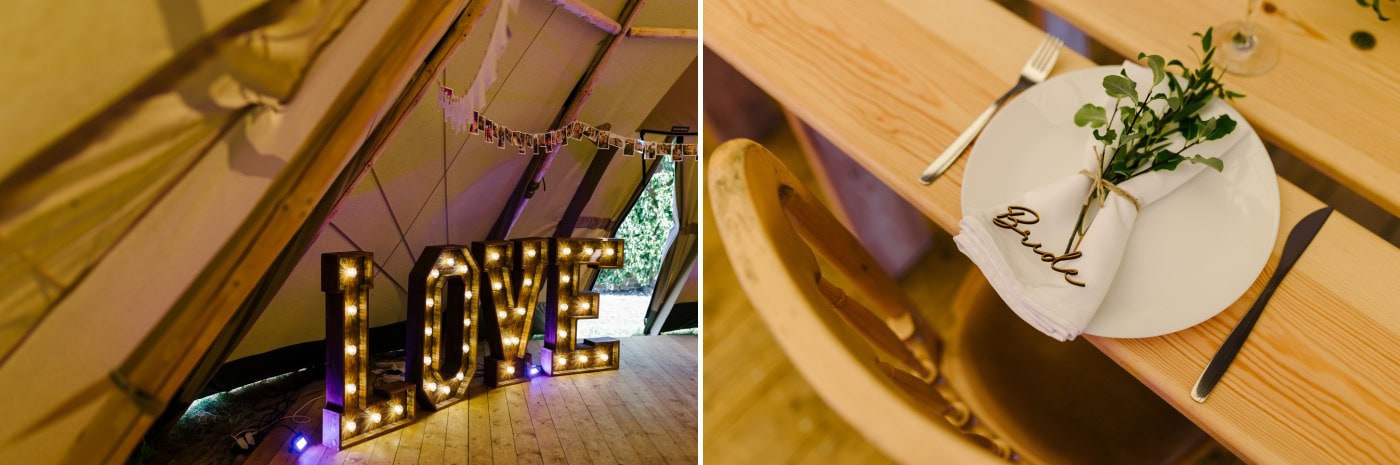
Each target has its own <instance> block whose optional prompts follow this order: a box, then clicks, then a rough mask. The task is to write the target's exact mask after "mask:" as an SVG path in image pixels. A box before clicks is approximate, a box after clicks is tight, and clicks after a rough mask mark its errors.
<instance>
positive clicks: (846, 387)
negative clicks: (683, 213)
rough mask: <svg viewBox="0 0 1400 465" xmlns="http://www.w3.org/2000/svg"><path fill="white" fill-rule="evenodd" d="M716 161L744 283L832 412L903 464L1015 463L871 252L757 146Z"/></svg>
mask: <svg viewBox="0 0 1400 465" xmlns="http://www.w3.org/2000/svg"><path fill="white" fill-rule="evenodd" d="M710 157H711V159H710V161H709V163H708V165H707V169H708V170H709V171H708V173H706V177H707V179H708V184H707V187H708V189H709V197H710V199H711V200H712V201H713V202H714V204H713V205H712V206H711V208H712V209H713V211H714V214H715V220H716V222H717V224H716V226H717V227H718V229H719V231H720V234H721V235H722V236H723V237H724V242H725V247H726V249H727V250H728V252H729V258H730V261H731V262H732V263H733V265H734V269H735V273H736V274H737V275H738V277H739V281H740V283H741V284H742V286H743V288H744V291H745V293H746V294H748V296H749V299H750V300H751V301H752V302H753V304H754V307H755V308H757V309H758V313H759V315H760V316H761V318H762V319H763V321H764V322H765V323H766V324H767V326H768V328H769V330H770V331H771V332H772V333H773V335H774V338H775V339H776V340H777V341H778V344H779V345H780V346H781V347H782V348H783V351H784V352H786V353H787V355H788V358H790V359H791V360H792V362H793V365H794V366H796V367H797V369H798V371H800V372H801V373H802V376H803V377H804V378H806V379H807V381H808V382H809V383H811V384H812V387H813V388H814V389H815V390H816V391H817V393H818V394H819V395H821V397H822V399H823V400H825V401H826V403H827V404H828V405H829V406H831V408H832V410H834V411H836V412H837V413H838V414H839V415H841V416H842V418H844V419H845V420H846V421H847V422H849V423H850V424H851V425H852V426H853V427H855V428H856V429H857V430H859V431H861V433H862V434H863V435H864V436H865V438H866V439H867V440H869V441H870V442H871V443H872V444H875V445H876V446H877V447H879V448H880V449H881V450H883V451H884V452H885V453H886V454H888V455H889V456H890V457H891V458H894V459H895V460H898V461H900V462H903V463H959V464H976V463H1004V462H1002V461H999V460H997V455H1000V456H1001V457H1003V458H1005V457H1009V456H1010V455H1011V454H1010V450H1009V449H1008V448H1007V447H1006V446H1005V444H1004V443H1003V442H1001V441H1000V440H997V439H995V437H994V436H993V435H991V434H989V433H987V432H986V431H985V429H983V428H981V427H979V426H978V425H975V422H972V421H969V420H970V418H971V415H970V413H969V412H968V411H967V409H966V407H965V406H964V404H963V403H962V402H960V401H958V400H957V398H956V396H955V395H954V394H953V393H952V392H951V390H950V389H948V388H947V386H946V383H942V382H937V381H939V380H937V378H938V368H937V364H936V361H937V356H938V343H939V341H938V339H937V336H936V335H935V334H934V333H933V332H932V331H931V330H930V329H929V328H928V326H927V325H926V324H925V323H924V322H923V320H922V318H920V316H919V314H918V313H915V312H914V311H912V309H913V308H914V307H913V305H912V304H911V303H910V302H909V300H908V298H907V297H906V296H905V295H904V293H903V292H902V291H901V290H900V289H899V287H898V286H897V285H896V284H895V282H894V280H893V279H891V278H890V277H889V275H887V274H886V273H885V272H884V270H883V269H882V268H880V266H879V265H878V264H877V263H876V261H875V260H874V259H873V258H872V257H871V256H870V254H869V253H868V252H866V250H865V248H864V246H862V245H861V243H860V242H859V241H858V240H856V238H855V237H854V236H852V234H851V233H850V232H849V231H847V230H846V229H845V227H843V226H842V225H841V223H839V222H838V221H837V220H836V218H835V217H833V216H832V214H831V213H830V212H829V211H828V210H827V209H826V208H825V207H823V206H822V205H821V204H820V203H819V202H817V200H816V199H815V198H814V197H813V196H812V195H811V193H809V192H808V191H807V189H805V188H804V187H803V186H802V184H801V183H800V182H798V181H797V180H796V179H795V178H794V177H793V175H792V173H791V172H789V171H788V169H787V167H785V166H783V164H782V162H780V161H778V159H777V158H776V157H774V156H773V154H772V153H770V152H768V150H767V149H764V148H763V147H762V146H760V145H758V144H757V143H755V142H753V141H751V140H746V139H736V140H732V141H729V142H727V143H724V144H722V145H720V146H719V147H718V148H716V149H715V151H714V152H713V153H712V154H711V155H710ZM818 257H820V258H821V259H822V260H821V263H824V264H826V265H827V267H828V268H829V270H827V271H829V272H835V273H838V274H840V275H842V276H843V277H844V278H845V279H844V280H842V282H847V283H849V286H850V287H852V288H854V289H852V290H853V291H854V292H850V293H847V292H846V291H845V290H843V289H842V288H840V287H838V286H837V285H836V284H834V283H833V282H832V281H831V280H829V279H828V278H827V276H828V275H824V274H823V270H822V269H821V268H820V267H819V265H818V263H819V261H818ZM853 296H862V297H863V298H864V299H868V302H866V303H865V304H863V303H861V302H857V301H856V298H854V297H853ZM955 425H956V427H955ZM979 443H980V444H979ZM989 449H990V450H989ZM993 452H995V455H994V454H993Z"/></svg>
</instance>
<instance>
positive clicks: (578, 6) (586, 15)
mask: <svg viewBox="0 0 1400 465" xmlns="http://www.w3.org/2000/svg"><path fill="white" fill-rule="evenodd" d="M550 1H552V2H554V4H555V5H558V6H559V7H560V8H563V9H565V10H568V12H570V13H573V14H574V16H578V17H579V18H580V19H583V20H584V21H585V22H587V23H588V24H592V25H593V26H594V27H597V28H598V29H602V30H603V32H606V33H608V35H610V36H615V35H617V34H618V33H620V32H622V31H623V29H622V25H621V24H618V22H617V21H615V20H613V19H612V18H610V17H608V15H606V14H603V12H601V11H598V9H597V8H593V7H592V6H591V5H589V4H587V3H583V2H582V1H581V0H550ZM623 16H624V17H626V15H625V14H624V15H623Z"/></svg>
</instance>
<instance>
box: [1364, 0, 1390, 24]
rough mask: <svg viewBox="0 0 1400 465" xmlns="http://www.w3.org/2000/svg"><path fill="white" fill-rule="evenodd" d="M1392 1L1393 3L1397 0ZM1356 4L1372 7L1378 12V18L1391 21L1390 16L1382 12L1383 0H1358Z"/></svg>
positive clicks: (1372, 9)
mask: <svg viewBox="0 0 1400 465" xmlns="http://www.w3.org/2000/svg"><path fill="white" fill-rule="evenodd" d="M1390 1H1391V3H1394V2H1395V0H1390ZM1356 4H1357V5H1361V6H1363V7H1371V11H1374V12H1376V18H1379V19H1380V20H1381V21H1390V18H1387V17H1386V16H1385V13H1381V0H1356Z"/></svg>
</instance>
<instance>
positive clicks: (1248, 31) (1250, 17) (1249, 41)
mask: <svg viewBox="0 0 1400 465" xmlns="http://www.w3.org/2000/svg"><path fill="white" fill-rule="evenodd" d="M1261 1H1263V0H1249V4H1248V9H1247V10H1245V14H1244V21H1243V22H1242V23H1241V25H1240V30H1239V32H1237V33H1236V36H1235V37H1233V38H1232V40H1231V42H1232V43H1234V44H1235V48H1237V49H1239V50H1241V51H1249V50H1250V49H1253V48H1254V44H1255V40H1254V39H1255V38H1254V12H1255V11H1258V10H1259V3H1260V2H1261Z"/></svg>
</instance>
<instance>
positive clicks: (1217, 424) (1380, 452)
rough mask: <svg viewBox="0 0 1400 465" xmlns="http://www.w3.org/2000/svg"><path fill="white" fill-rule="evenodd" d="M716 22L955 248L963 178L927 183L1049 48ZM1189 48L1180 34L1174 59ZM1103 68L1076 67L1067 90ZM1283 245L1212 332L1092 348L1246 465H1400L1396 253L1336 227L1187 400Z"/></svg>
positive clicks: (1007, 36) (843, 13)
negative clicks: (1036, 54) (1205, 394)
mask: <svg viewBox="0 0 1400 465" xmlns="http://www.w3.org/2000/svg"><path fill="white" fill-rule="evenodd" d="M1122 11H1127V10H1122ZM705 17H706V29H705V44H706V46H708V47H710V48H711V49H712V50H714V51H715V52H716V53H718V54H719V55H720V56H721V57H723V58H724V59H725V60H726V61H728V62H730V63H731V64H732V65H734V66H735V67H736V68H737V69H738V70H739V71H741V72H743V73H744V74H745V75H746V76H748V77H749V78H750V79H752V80H753V81H754V82H755V83H756V84H758V85H759V86H760V87H761V88H763V89H764V90H765V91H767V92H768V93H769V94H771V95H772V96H773V97H774V98H776V99H777V100H778V101H779V102H781V103H782V104H784V105H785V106H786V107H787V108H788V109H789V110H790V111H792V112H794V113H795V114H796V115H798V116H799V117H801V118H802V119H803V120H805V121H806V122H808V123H809V124H811V125H812V126H813V127H814V128H816V129H817V130H818V131H820V132H821V133H822V134H824V135H825V136H827V137H828V138H829V139H830V140H831V141H832V142H834V143H835V144H836V145H837V146H838V147H840V148H841V149H842V150H844V151H845V152H846V153H848V154H850V155H851V156H852V157H853V158H854V159H856V161H858V162H859V163H861V164H862V165H863V166H864V167H865V168H867V169H868V170H870V172H871V173H873V174H875V175H876V176H877V177H879V178H880V179H882V180H883V181H884V182H885V183H886V184H888V185H889V186H890V187H891V188H892V189H893V190H894V191H896V192H897V193H899V194H900V195H901V196H902V197H904V198H905V199H908V200H909V201H910V202H911V203H913V204H914V205H915V206H916V207H917V208H919V209H920V211H922V212H923V213H924V214H925V215H927V216H928V217H929V218H931V219H933V221H934V222H935V223H937V224H938V225H939V226H940V227H942V228H944V229H946V230H948V231H950V232H955V231H956V230H957V221H958V220H959V219H960V217H961V216H962V212H961V211H960V207H959V193H960V188H961V183H962V173H963V167H964V166H965V161H959V162H958V163H956V164H954V165H953V166H952V168H950V169H949V170H948V173H947V174H945V175H944V176H943V177H942V178H940V179H939V180H938V181H936V182H935V183H933V184H932V185H930V186H924V185H921V184H919V183H918V182H917V180H916V179H915V178H916V177H917V175H918V173H919V172H920V171H921V170H922V169H923V167H924V166H925V165H926V164H927V163H928V162H929V161H931V160H932V159H933V157H934V156H935V155H937V153H938V152H939V151H940V150H941V148H942V147H944V146H946V145H948V144H949V143H950V142H952V140H953V138H954V137H956V136H957V133H958V132H960V131H961V130H962V129H963V127H965V125H966V124H968V122H970V121H971V120H972V119H973V118H974V117H975V116H976V115H977V113H978V112H980V111H981V110H982V109H983V108H984V107H985V106H986V105H987V103H988V102H990V101H992V100H994V99H995V98H996V97H997V96H998V95H1000V94H1001V92H1003V91H1005V89H1006V88H1007V87H1008V86H1010V85H1011V84H1012V83H1013V82H1014V78H1015V75H1016V72H1017V71H1018V70H1019V69H1020V67H1021V64H1022V63H1023V62H1024V60H1025V58H1026V55H1027V54H1028V53H1030V51H1031V50H1033V49H1034V47H1035V46H1036V44H1038V43H1039V41H1040V39H1041V37H1042V33H1041V32H1040V31H1039V30H1037V29H1036V28H1034V27H1033V26H1031V25H1029V24H1027V23H1025V22H1024V21H1022V20H1020V19H1019V18H1016V17H1015V16H1013V15H1012V14H1011V13H1010V12H1008V11H1006V10H1004V9H1002V8H1001V7H1000V6H998V5H996V4H995V3H992V2H990V1H987V0H939V1H921V0H885V1H872V2H863V3H862V4H861V5H860V7H858V8H852V7H851V6H850V5H849V4H848V3H846V2H842V1H839V0H810V1H805V2H796V1H791V0H787V1H784V0H707V1H706V2H705ZM1191 40H1192V38H1191V37H1190V36H1189V35H1187V34H1183V37H1181V39H1180V43H1181V44H1182V47H1183V48H1184V47H1185V46H1187V45H1189V44H1190V43H1191V42H1190V41H1191ZM1091 65H1092V63H1090V62H1089V61H1088V60H1086V59H1085V58H1083V57H1081V56H1078V55H1075V54H1074V53H1073V52H1071V51H1068V50H1066V51H1064V52H1063V53H1062V55H1061V59H1060V62H1059V64H1058V66H1057V68H1056V70H1055V73H1062V72H1065V71H1068V70H1072V69H1079V68H1084V67H1087V66H1091ZM711 91H712V92H714V91H719V90H711ZM1261 100H1262V99H1261ZM1256 113H1258V112H1256ZM1270 117H1271V115H1269V114H1256V117H1255V118H1253V119H1251V121H1252V122H1254V123H1255V124H1256V125H1260V124H1264V123H1263V122H1262V121H1258V119H1261V118H1270ZM1279 117H1280V118H1285V117H1286V116H1279ZM1378 137H1379V136H1378ZM1339 156H1342V157H1345V156H1346V154H1345V153H1342V154H1341V155H1339ZM964 160H965V159H964ZM1393 179H1397V180H1400V176H1397V177H1395V178H1393ZM1397 184H1400V183H1397ZM1279 193H1280V197H1281V203H1282V218H1281V225H1280V229H1281V231H1280V235H1281V236H1282V235H1283V234H1284V233H1286V231H1287V229H1289V228H1291V226H1292V225H1293V223H1295V222H1296V221H1297V220H1298V219H1300V218H1301V217H1302V216H1303V215H1305V214H1306V213H1308V212H1311V211H1313V210H1315V209H1317V208H1319V207H1321V206H1322V205H1321V203H1320V202H1319V201H1317V199H1315V198H1313V197H1311V196H1309V195H1308V194H1306V193H1304V192H1303V191H1301V190H1299V189H1298V188H1297V187H1296V186H1293V185H1292V184H1289V183H1288V182H1287V181H1284V180H1282V179H1280V180H1279ZM714 207H715V208H723V207H722V206H718V205H716V206H714ZM1282 244H1283V240H1282V239H1280V240H1279V241H1278V244H1277V246H1276V247H1275V251H1274V254H1273V258H1272V259H1271V260H1270V263H1269V265H1268V266H1267V267H1266V269H1265V270H1264V273H1262V274H1261V275H1260V276H1259V278H1258V279H1257V280H1256V282H1255V284H1254V285H1253V287H1252V288H1251V289H1250V291H1249V292H1248V293H1246V295H1244V296H1243V297H1242V298H1241V299H1240V300H1239V301H1238V302H1236V303H1235V304H1234V305H1232V306H1231V307H1230V308H1229V309H1227V310H1226V311H1225V312H1223V313H1222V314H1221V315H1219V316H1217V317H1216V318H1213V319H1211V320H1209V321H1207V322H1205V323H1203V324H1201V325H1198V326H1196V327H1193V328H1190V329H1187V330H1184V331H1181V332H1178V333H1174V334H1170V335H1167V336H1162V337H1155V338H1147V339H1104V338H1091V341H1092V342H1093V343H1094V344H1095V345H1096V346H1097V347H1099V348H1100V349H1101V350H1102V351H1103V352H1104V353H1106V354H1108V355H1109V356H1110V357H1112V358H1113V359H1114V360H1116V361H1117V362H1118V363H1119V364H1120V365H1122V366H1123V367H1124V368H1125V369H1126V370H1128V371H1129V372H1131V373H1133V374H1134V375H1135V376H1137V377H1138V379H1139V380H1141V381H1142V382H1143V383H1144V384H1146V385H1147V386H1149V387H1150V388H1152V389H1153V390H1154V391H1156V392H1157V393H1158V394H1159V395H1161V396H1162V397H1163V398H1164V399H1166V400H1167V401H1168V402H1170V403H1171V404H1172V405H1174V406H1175V407H1176V408H1178V409H1179V410H1181V411H1182V412H1183V413H1184V414H1185V415H1187V416H1188V417H1190V418H1191V419H1192V420H1193V421H1195V422H1196V423H1197V424H1199V425H1200V426H1201V427H1202V428H1203V429H1205V430H1206V431H1207V432H1209V433H1210V434H1211V435H1213V436H1214V437H1215V438H1217V439H1218V440H1220V441H1221V442H1222V443H1224V444H1225V445H1226V446H1227V447H1229V448H1231V450H1233V451H1234V452H1235V453H1236V454H1238V455H1240V456H1241V457H1243V458H1245V459H1246V460H1249V461H1252V462H1258V463H1300V464H1301V463H1307V464H1313V463H1373V462H1384V461H1387V460H1393V458H1394V457H1398V456H1400V310H1397V309H1396V307H1395V305H1396V302H1400V286H1396V285H1395V284H1394V283H1395V282H1396V280H1397V279H1400V250H1397V249H1395V248H1394V247H1391V246H1390V245H1389V244H1387V243H1385V242H1384V241H1382V240H1381V239H1380V238H1378V237H1376V236H1374V235H1373V234H1371V233H1370V232H1368V231H1366V230H1364V229H1363V228H1361V227H1360V226H1358V225H1357V224H1356V223H1355V222H1353V221H1352V220H1350V219H1349V218H1346V217H1344V216H1341V215H1335V214H1334V215H1333V217H1332V218H1331V219H1330V220H1329V222H1328V224H1327V225H1326V226H1325V227H1324V228H1323V230H1322V232H1321V233H1320V235H1319V236H1318V238H1317V240H1316V242H1314V243H1313V245H1312V248H1311V249H1309V250H1308V253H1307V254H1305V255H1304V256H1303V258H1302V260H1301V261H1300V262H1299V263H1298V265H1297V267H1296V268H1294V269H1293V272H1292V274H1290V275H1289V277H1288V279H1287V280H1286V281H1285V282H1284V284H1283V286H1282V287H1281V288H1280V289H1279V291H1278V293H1277V294H1275V296H1274V298H1273V300H1272V302H1271V303H1270V304H1269V311H1268V313H1267V314H1266V316H1265V317H1264V318H1262V319H1261V321H1260V322H1259V325H1258V326H1257V327H1256V328H1255V330H1254V334H1253V336H1252V337H1251V338H1250V341H1249V343H1248V344H1247V345H1246V346H1245V348H1244V350H1243V351H1242V352H1241V353H1240V356H1239V358H1237V359H1236V361H1235V365H1234V367H1233V368H1232V369H1231V370H1230V373H1229V374H1228V375H1226V377H1225V379H1224V380H1223V381H1222V382H1221V384H1220V385H1219V386H1218V387H1217V388H1216V390H1215V392H1214V393H1213V394H1212V395H1211V398H1210V401H1209V402H1207V403H1204V404H1197V403H1196V402H1194V401H1192V400H1191V398H1190V396H1189V393H1188V391H1189V389H1190V387H1191V385H1192V384H1194V382H1195V380H1196V378H1197V376H1199V374H1200V372H1201V369H1202V368H1203V367H1204V366H1205V364H1206V362H1207V360H1209V358H1210V356H1211V355H1212V354H1213V353H1214V352H1215V350H1216V348H1218V347H1219V345H1220V343H1221V341H1223V340H1224V338H1225V336H1226V334H1227V333H1228V332H1229V331H1230V330H1231V329H1232V328H1233V327H1234V325H1235V323H1236V322H1237V321H1238V320H1239V319H1240V317H1241V316H1242V315H1243V313H1244V312H1245V310H1247V308H1248V306H1249V305H1250V304H1251V303H1252V302H1253V301H1254V299H1255V297H1256V296H1257V295H1258V293H1259V291H1260V290H1261V289H1262V287H1263V284H1264V282H1266V281H1267V279H1268V278H1269V276H1270V275H1271V273H1272V270H1273V268H1274V266H1275V263H1276V262H1277V257H1278V253H1279V249H1280V248H1281V247H1282Z"/></svg>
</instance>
